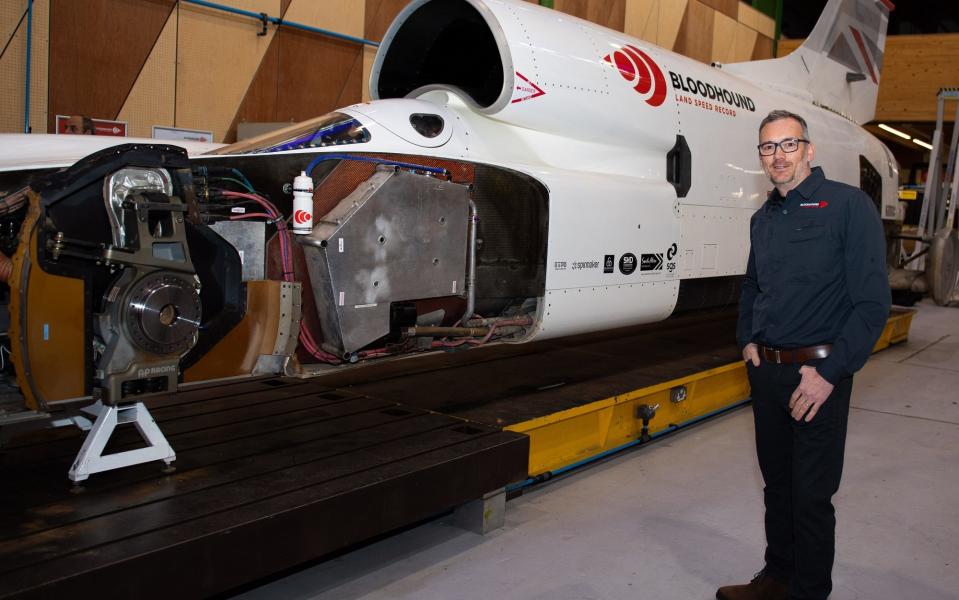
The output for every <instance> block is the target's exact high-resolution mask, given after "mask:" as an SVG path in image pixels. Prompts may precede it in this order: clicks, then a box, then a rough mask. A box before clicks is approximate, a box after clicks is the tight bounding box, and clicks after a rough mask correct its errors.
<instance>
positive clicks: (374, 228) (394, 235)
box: [300, 167, 469, 355]
mask: <svg viewBox="0 0 959 600" xmlns="http://www.w3.org/2000/svg"><path fill="white" fill-rule="evenodd" d="M468 220H469V188H468V186H465V185H462V184H457V183H451V182H448V181H443V180H439V179H436V178H434V177H430V176H427V175H418V174H414V173H411V172H408V171H395V170H393V169H392V168H384V167H380V168H379V169H378V170H377V171H376V173H374V174H373V176H372V177H371V178H370V179H368V180H367V181H365V182H363V183H362V184H360V185H359V186H358V187H357V189H356V190H355V191H354V192H353V193H352V194H350V195H349V196H347V197H346V198H344V199H343V200H342V201H341V202H340V203H339V204H338V205H337V206H336V208H334V209H333V210H332V211H330V213H328V214H327V215H324V217H323V218H322V219H321V220H319V221H318V223H317V226H316V227H314V230H313V233H312V234H310V235H308V236H303V237H304V238H305V239H303V240H300V241H301V242H302V243H304V249H305V251H306V258H307V264H308V266H309V269H310V277H311V279H312V284H313V293H314V295H315V297H316V300H317V312H318V313H319V315H320V320H321V322H322V325H323V337H324V339H325V342H324V346H325V347H326V348H327V349H328V350H329V351H331V352H334V353H336V354H339V355H343V354H349V353H352V352H356V351H357V350H359V349H361V348H363V347H364V346H366V345H367V344H369V343H371V342H373V341H374V340H376V339H377V338H380V337H382V336H384V335H386V334H387V333H389V317H390V303H391V302H398V301H404V300H416V299H420V298H436V297H442V296H461V295H462V294H463V291H464V289H463V288H464V285H463V284H464V280H465V276H466V249H467V229H468V224H469V223H468Z"/></svg>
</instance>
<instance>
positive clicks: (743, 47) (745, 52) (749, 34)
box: [714, 23, 759, 62]
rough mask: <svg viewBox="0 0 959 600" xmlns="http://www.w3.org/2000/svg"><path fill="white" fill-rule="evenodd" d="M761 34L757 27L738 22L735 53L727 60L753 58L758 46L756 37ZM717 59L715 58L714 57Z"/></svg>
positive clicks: (735, 60)
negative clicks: (757, 31)
mask: <svg viewBox="0 0 959 600" xmlns="http://www.w3.org/2000/svg"><path fill="white" fill-rule="evenodd" d="M758 37H759V34H758V33H756V30H755V29H752V28H749V27H746V26H745V25H743V24H742V23H736V38H735V40H734V43H733V54H732V57H731V58H730V59H728V60H727V61H726V62H745V61H747V60H752V57H753V51H754V50H755V48H756V38H758ZM714 60H715V59H714Z"/></svg>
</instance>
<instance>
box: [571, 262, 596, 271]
mask: <svg viewBox="0 0 959 600" xmlns="http://www.w3.org/2000/svg"><path fill="white" fill-rule="evenodd" d="M598 268H599V261H598V260H578V261H573V270H574V271H582V270H584V269H598Z"/></svg>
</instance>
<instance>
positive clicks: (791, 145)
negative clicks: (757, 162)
mask: <svg viewBox="0 0 959 600" xmlns="http://www.w3.org/2000/svg"><path fill="white" fill-rule="evenodd" d="M800 142H807V143H808V142H809V140H804V139H802V138H786V139H784V140H782V141H781V142H763V143H762V144H759V145H758V146H756V147H757V148H759V154H761V155H762V156H772V155H773V154H775V153H776V148H782V149H783V152H786V153H789V152H795V151H796V150H799V143H800Z"/></svg>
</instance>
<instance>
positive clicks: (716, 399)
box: [506, 310, 915, 476]
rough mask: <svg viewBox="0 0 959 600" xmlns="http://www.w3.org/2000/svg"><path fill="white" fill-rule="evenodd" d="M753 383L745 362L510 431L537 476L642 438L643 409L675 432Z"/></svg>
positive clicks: (655, 427) (885, 342)
mask: <svg viewBox="0 0 959 600" xmlns="http://www.w3.org/2000/svg"><path fill="white" fill-rule="evenodd" d="M914 313H915V311H910V310H896V311H894V312H893V314H892V315H890V317H889V320H888V322H887V323H886V327H885V329H884V331H883V334H882V336H881V337H880V338H879V341H878V342H877V343H876V346H875V348H874V349H873V352H877V351H879V350H882V349H884V348H887V347H888V346H890V345H891V344H897V343H899V342H902V341H904V340H906V338H907V337H908V336H909V326H910V324H911V323H912V316H913V314H914ZM748 396H749V381H748V379H747V377H746V365H745V363H743V362H735V363H732V364H728V365H724V366H721V367H717V368H715V369H709V370H706V371H701V372H698V373H694V374H692V375H688V376H686V377H680V378H678V379H673V380H670V381H664V382H662V383H659V384H656V385H651V386H648V387H644V388H640V389H638V390H634V391H632V392H627V393H625V394H620V395H618V396H613V397H611V398H605V399H603V400H598V401H596V402H591V403H589V404H585V405H583V406H577V407H574V408H570V409H568V410H564V411H560V412H557V413H553V414H550V415H545V416H542V417H538V418H536V419H531V420H529V421H524V422H522V423H516V424H514V425H511V426H509V427H507V428H506V429H507V430H509V431H515V432H518V433H525V434H526V435H528V436H529V438H530V450H529V473H530V475H532V476H536V475H539V474H542V473H547V472H550V471H556V470H557V469H561V468H563V467H567V466H569V465H572V464H574V463H577V462H580V461H582V460H586V459H589V458H591V457H594V456H597V455H599V454H602V453H604V452H608V451H610V450H613V449H616V448H619V447H621V446H624V445H626V444H629V443H631V442H635V441H636V440H638V439H639V437H640V435H641V431H642V421H641V420H640V419H638V418H637V409H638V408H639V406H640V405H643V404H647V405H650V406H655V405H659V408H658V409H657V411H656V416H655V417H654V418H653V419H652V420H651V421H650V423H649V434H650V435H653V434H656V433H658V432H661V431H664V430H667V429H672V428H675V427H676V426H678V425H683V424H685V423H689V422H690V421H693V420H695V419H698V418H700V417H703V416H705V415H709V414H711V413H715V412H717V411H720V410H722V409H724V408H728V407H730V406H733V405H735V404H738V403H740V402H742V401H743V400H745V399H746V398H747V397H748Z"/></svg>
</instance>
